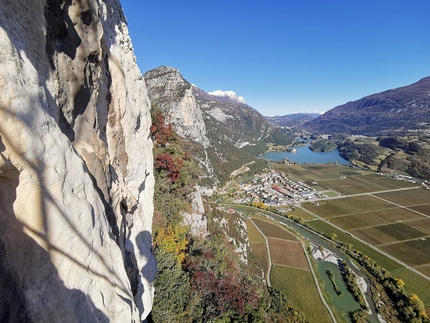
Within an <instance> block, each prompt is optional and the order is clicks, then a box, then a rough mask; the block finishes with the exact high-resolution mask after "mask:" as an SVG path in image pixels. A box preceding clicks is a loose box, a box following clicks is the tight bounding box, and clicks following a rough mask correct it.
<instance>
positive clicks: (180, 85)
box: [144, 66, 209, 148]
mask: <svg viewBox="0 0 430 323" xmlns="http://www.w3.org/2000/svg"><path fill="white" fill-rule="evenodd" d="M144 78H145V83H146V87H147V88H148V92H149V96H150V99H151V103H152V105H153V106H156V107H159V108H161V109H162V110H163V111H164V113H165V114H166V116H168V119H169V120H170V122H171V123H172V124H173V125H174V129H175V131H176V132H177V133H178V134H179V135H180V136H182V137H184V138H186V139H188V140H191V141H194V142H197V143H199V144H201V145H203V146H204V147H205V148H206V147H208V145H209V140H208V138H207V136H206V125H205V123H204V121H203V115H202V111H201V109H200V108H199V107H198V106H197V103H196V99H195V97H194V95H193V91H192V85H191V83H189V82H188V81H186V80H185V79H184V78H183V76H182V75H181V74H180V73H179V71H178V70H177V69H175V68H173V67H168V66H160V67H158V68H156V69H153V70H151V71H149V72H146V73H145V74H144Z"/></svg>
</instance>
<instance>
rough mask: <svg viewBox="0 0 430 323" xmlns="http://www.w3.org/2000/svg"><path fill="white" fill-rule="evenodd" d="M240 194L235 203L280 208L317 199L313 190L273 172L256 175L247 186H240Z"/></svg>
mask: <svg viewBox="0 0 430 323" xmlns="http://www.w3.org/2000/svg"><path fill="white" fill-rule="evenodd" d="M240 192H241V196H237V197H236V198H235V200H234V202H235V203H240V204H247V203H252V202H263V203H264V204H266V205H268V206H280V205H287V204H291V203H294V202H297V201H299V202H300V201H304V200H313V199H317V198H318V192H316V191H315V189H313V188H310V187H309V186H307V185H306V184H304V183H297V182H294V181H291V180H290V179H288V177H287V176H286V175H285V174H284V173H280V172H277V171H275V170H271V171H270V172H269V173H266V174H262V175H256V176H255V178H254V179H253V180H252V181H251V182H250V183H249V184H241V190H240Z"/></svg>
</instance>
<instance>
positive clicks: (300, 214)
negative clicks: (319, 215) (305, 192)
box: [287, 207, 315, 220]
mask: <svg viewBox="0 0 430 323" xmlns="http://www.w3.org/2000/svg"><path fill="white" fill-rule="evenodd" d="M287 216H294V217H297V218H302V219H304V220H311V219H315V217H314V216H313V215H312V214H310V213H309V212H306V211H305V210H303V209H301V208H299V207H296V208H294V210H292V211H290V212H288V213H287Z"/></svg>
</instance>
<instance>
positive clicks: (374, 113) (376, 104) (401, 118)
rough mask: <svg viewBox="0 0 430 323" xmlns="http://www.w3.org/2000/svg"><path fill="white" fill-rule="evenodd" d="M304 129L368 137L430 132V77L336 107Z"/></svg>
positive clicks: (306, 124) (309, 123) (310, 122)
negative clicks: (408, 132) (429, 130)
mask: <svg viewBox="0 0 430 323" xmlns="http://www.w3.org/2000/svg"><path fill="white" fill-rule="evenodd" d="M303 128H304V129H305V130H307V131H311V132H315V133H319V134H323V133H324V134H341V133H343V134H357V135H368V136H369V135H385V134H395V133H402V132H407V131H417V130H426V129H430V77H425V78H423V79H421V80H419V81H418V82H416V83H414V84H411V85H408V86H404V87H399V88H396V89H393V90H388V91H385V92H381V93H377V94H372V95H369V96H366V97H364V98H362V99H360V100H357V101H353V102H348V103H346V104H343V105H340V106H337V107H335V108H333V109H331V110H329V111H328V112H326V113H325V114H324V115H321V116H319V117H318V118H315V119H313V120H311V121H308V122H307V123H305V124H304V125H303Z"/></svg>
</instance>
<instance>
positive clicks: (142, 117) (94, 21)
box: [0, 0, 156, 322]
mask: <svg viewBox="0 0 430 323" xmlns="http://www.w3.org/2000/svg"><path fill="white" fill-rule="evenodd" d="M149 108H150V105H149V100H148V97H147V93H146V88H145V83H144V80H143V77H142V76H141V74H140V71H139V69H138V68H137V65H136V60H135V57H134V54H133V48H132V45H131V42H130V38H129V36H128V31H127V26H126V20H125V18H124V15H123V13H122V9H121V7H120V5H119V2H118V1H117V0H105V1H103V2H102V1H98V0H79V1H66V0H32V1H23V0H19V1H17V0H5V1H3V2H2V5H1V6H0V136H1V138H0V270H1V271H0V321H2V322H139V321H141V320H142V319H145V318H146V316H147V315H148V313H149V311H150V310H151V306H152V296H153V289H152V281H153V279H154V276H155V272H156V262H155V259H154V257H153V255H152V252H151V223H152V213H153V202H152V195H153V186H154V179H153V172H152V171H153V160H152V142H151V140H150V139H148V138H149V125H150V114H149Z"/></svg>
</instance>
